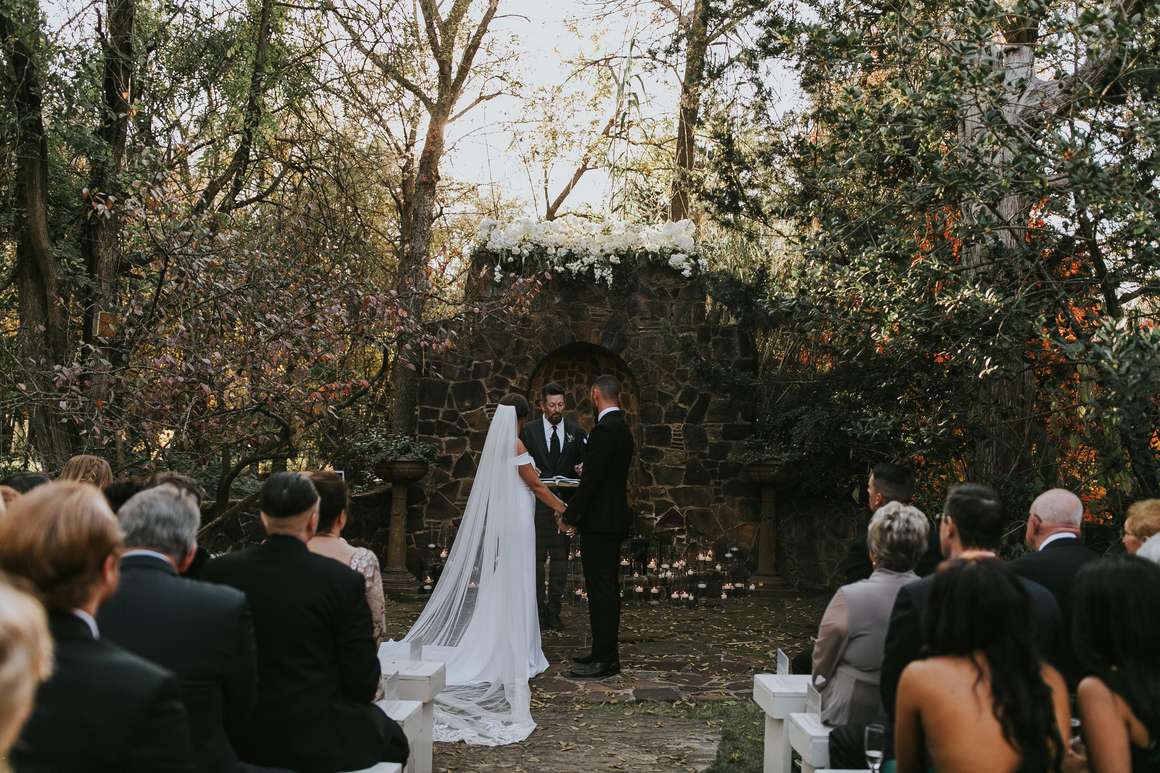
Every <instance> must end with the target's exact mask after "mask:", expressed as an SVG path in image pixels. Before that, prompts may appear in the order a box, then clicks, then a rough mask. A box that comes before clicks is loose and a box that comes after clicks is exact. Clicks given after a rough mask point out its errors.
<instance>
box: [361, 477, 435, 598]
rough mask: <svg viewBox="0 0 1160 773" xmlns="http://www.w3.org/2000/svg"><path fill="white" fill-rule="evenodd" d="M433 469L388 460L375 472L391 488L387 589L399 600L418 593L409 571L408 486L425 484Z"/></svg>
mask: <svg viewBox="0 0 1160 773" xmlns="http://www.w3.org/2000/svg"><path fill="white" fill-rule="evenodd" d="M429 467H430V465H428V464H427V462H424V461H410V460H403V459H385V460H383V461H380V462H376V463H375V464H374V466H373V468H372V469H373V470H374V471H375V475H378V476H379V477H380V478H382V479H383V480H384V481H386V482H387V483H390V484H391V519H390V536H389V538H388V541H387V565H386V567H385V568H384V569H383V587H384V588H385V589H386V591H387V594H388V595H393V596H395V597H396V598H399V597H409V596H411V595H414V594H415V592H416V585H415V578H414V577H413V576H412V575H411V573H410V572H408V571H407V486H408V485H409V484H411V483H414V482H415V481H417V480H421V479H422V478H423V476H424V475H426V474H427V470H428V469H429Z"/></svg>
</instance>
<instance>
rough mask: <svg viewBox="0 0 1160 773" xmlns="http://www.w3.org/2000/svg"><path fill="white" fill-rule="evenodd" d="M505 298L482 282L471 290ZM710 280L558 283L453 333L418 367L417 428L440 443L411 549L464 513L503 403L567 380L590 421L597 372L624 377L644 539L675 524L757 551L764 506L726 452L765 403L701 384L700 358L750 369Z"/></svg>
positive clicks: (661, 276)
mask: <svg viewBox="0 0 1160 773" xmlns="http://www.w3.org/2000/svg"><path fill="white" fill-rule="evenodd" d="M496 291H497V288H496V287H494V286H491V283H489V282H484V283H482V284H481V285H480V286H478V287H476V288H473V289H472V290H471V292H473V293H478V294H480V295H487V294H490V293H494V292H496ZM710 305H711V304H710V303H709V301H708V296H707V293H706V290H705V288H704V287H703V285H702V284H701V283H700V282H699V281H698V280H697V279H696V278H693V279H686V278H684V277H682V276H681V275H680V274H678V273H676V272H674V271H672V270H670V269H668V268H666V267H649V268H646V269H643V270H640V271H639V272H637V273H636V274H635V275H632V276H619V275H618V277H617V279H616V281H615V282H614V283H613V286H612V287H606V286H603V285H597V284H595V283H593V282H592V281H591V280H580V279H572V278H565V277H560V276H557V277H555V278H553V279H552V280H551V281H550V282H548V283H547V284H546V286H544V287H543V289H542V290H541V292H539V293H538V294H537V295H536V297H535V298H533V299H532V300H531V302H530V306H529V310H528V312H527V314H526V315H522V316H521V317H520V318H518V319H514V318H513V319H512V320H510V322H507V323H504V324H499V323H486V324H485V323H476V324H474V325H473V326H471V327H469V328H466V329H461V330H459V331H457V333H458V338H457V345H456V347H455V348H454V349H453V350H451V351H449V352H445V353H443V354H440V355H435V356H434V357H433V358H429V359H428V360H427V361H426V362H425V363H424V367H423V368H422V369H421V373H420V376H421V379H420V384H419V399H418V434H419V436H420V438H422V439H424V440H429V441H432V442H434V443H435V444H436V445H437V446H438V447H439V449H440V455H439V458H438V460H437V461H436V462H435V464H434V465H432V470H431V472H430V474H428V475H427V477H426V478H425V479H424V480H423V481H421V482H420V483H419V484H416V486H415V487H414V488H413V490H412V496H411V498H410V499H411V502H410V505H411V506H410V508H409V517H408V521H409V529H410V530H411V531H412V534H411V537H412V540H411V544H412V545H420V546H422V545H425V544H426V542H427V540H428V539H431V541H440V542H441V541H442V540H436V538H435V535H436V534H439V535H445V534H447V532H448V526H449V525H450V524H449V521H454V520H455V519H457V518H458V517H459V516H460V515H461V514H462V512H463V508H464V506H465V504H466V501H467V495H468V492H469V490H470V487H471V481H472V478H473V476H474V474H475V469H476V463H477V460H478V457H479V453H480V451H481V450H482V448H483V442H484V438H485V436H486V433H487V428H488V423H489V421H490V415H491V412H492V409H493V406H494V405H495V403H496V402H497V401H498V400H499V399H500V398H502V397H503V396H504V395H505V394H507V393H508V392H518V393H521V394H523V395H524V396H525V397H527V398H528V400H529V402H531V403H532V404H533V405H535V403H536V400H537V399H538V397H539V389H540V387H541V386H542V385H543V384H545V383H547V382H548V381H557V382H559V383H560V384H562V385H563V386H564V387H565V389H566V390H567V391H568V412H569V415H570V416H572V417H573V418H574V419H576V420H577V421H578V422H579V423H580V424H581V426H583V427H584V428H585V430H587V429H590V428H591V426H592V424H593V418H594V417H593V415H592V406H591V404H590V402H589V399H588V390H589V387H590V385H591V382H592V380H593V379H594V378H595V377H596V376H598V375H600V374H601V373H611V374H613V375H615V376H617V377H618V378H619V379H620V381H621V384H622V403H623V405H624V408H625V410H626V413H627V415H628V420H629V424H630V426H631V428H632V431H633V433H634V435H635V437H636V442H637V449H638V451H637V458H636V462H635V464H634V467H633V470H632V477H631V480H630V501H631V502H632V503H633V504H634V507H635V509H636V511H637V513H638V524H637V526H638V531H639V532H641V533H644V534H649V533H651V532H652V530H653V529H672V530H675V531H676V530H679V531H683V532H685V533H687V535H688V537H689V538H690V540H695V541H696V542H698V543H700V544H712V543H713V541H715V540H717V539H718V538H721V537H728V538H729V539H732V540H735V541H738V542H741V541H742V540H744V543H743V544H748V540H749V537H750V535H751V534H752V528H753V526H752V524H753V521H755V520H756V517H757V513H756V509H757V498H756V491H755V490H754V488H753V487H752V485H750V484H748V483H746V482H745V481H744V480H743V479H742V477H741V474H740V473H741V469H740V465H738V464H737V463H735V462H733V461H731V460H730V458H729V457H730V452H731V451H732V450H733V449H734V447H735V446H736V445H737V444H738V442H739V441H742V440H744V439H746V438H748V437H749V436H750V435H751V433H752V421H753V419H754V416H753V410H754V406H755V404H756V400H754V399H753V398H752V396H751V395H730V394H724V393H721V392H719V391H715V390H714V388H713V387H712V386H710V385H709V384H707V383H704V381H703V379H702V378H701V377H700V376H699V375H698V374H699V372H702V371H700V370H699V369H698V368H697V367H696V362H697V360H698V359H702V360H705V361H709V362H711V363H712V364H713V366H714V367H716V368H718V369H726V370H727V371H728V370H733V371H744V372H750V373H751V372H752V371H753V369H754V368H755V367H756V361H757V355H756V350H755V346H754V343H753V338H752V336H751V334H750V333H749V332H748V331H747V330H745V329H743V328H741V327H739V326H737V325H734V324H731V323H729V322H718V321H715V320H714V319H713V315H712V314H711V313H710Z"/></svg>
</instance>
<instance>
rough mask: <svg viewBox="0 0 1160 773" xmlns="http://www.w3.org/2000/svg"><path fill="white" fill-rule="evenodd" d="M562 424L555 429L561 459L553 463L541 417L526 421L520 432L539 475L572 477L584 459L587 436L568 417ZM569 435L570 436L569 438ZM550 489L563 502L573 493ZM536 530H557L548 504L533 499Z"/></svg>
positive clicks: (566, 490) (538, 532)
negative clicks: (558, 438) (558, 439)
mask: <svg viewBox="0 0 1160 773" xmlns="http://www.w3.org/2000/svg"><path fill="white" fill-rule="evenodd" d="M561 425H562V426H560V427H559V430H558V431H559V432H560V459H559V462H558V463H557V464H555V465H553V464H552V461H551V459H550V458H549V456H548V439H547V438H546V437H545V436H544V420H543V417H542V416H537V417H536V418H534V419H532V420H531V421H528V422H525V423H524V428H523V430H521V431H520V440H522V441H523V443H524V448H526V449H528V453H529V454H531V455H532V459H533V460H535V462H536V468H537V469H538V470H539V471H540V477H541V478H550V477H553V476H555V475H563V476H566V477H568V478H575V477H576V465H578V464H580V463H581V462H583V461H584V440H585V439H586V437H587V435H585V434H584V430H582V429H581V428H580V425H579V424H577V423H575V422H573V421H569V420H568V419H567V418H565V419H564V420H563V421H562V422H561ZM569 438H571V439H570V440H569ZM553 490H554V491H555V493H556V495H557V496H559V497H560V499H562V500H564V501H565V502H567V501H569V500H570V499H571V498H572V494H573V492H574V489H553ZM536 533H537V534H541V533H542V534H548V535H551V534H555V533H556V515H555V513H553V512H552V509H551V508H550V507H548V506H547V505H545V504H544V503H543V502H541V501H540V500H539V499H537V500H536Z"/></svg>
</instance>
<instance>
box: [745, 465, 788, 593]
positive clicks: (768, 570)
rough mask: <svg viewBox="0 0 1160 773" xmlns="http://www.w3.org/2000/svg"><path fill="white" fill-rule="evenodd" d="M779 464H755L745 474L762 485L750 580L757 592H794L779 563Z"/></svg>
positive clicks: (747, 468) (746, 469)
mask: <svg viewBox="0 0 1160 773" xmlns="http://www.w3.org/2000/svg"><path fill="white" fill-rule="evenodd" d="M779 473H780V471H779V469H778V467H777V466H776V465H773V464H765V463H756V464H750V465H749V466H748V467H746V468H745V475H746V477H747V478H749V480H751V481H753V482H754V483H756V484H757V485H759V486H760V487H761V529H760V531H759V532H758V535H757V574H756V575H754V576H753V577H750V578H749V581H750V582H751V583H753V584H755V585H756V586H757V588H756V590H755V591H754V593H755V594H756V595H758V596H761V595H777V594H781V593H788V592H790V591H792V586H791V585H790V583H789V582H788V581H787V580H786V579H785V577H783V576H782V575H781V567H780V566H778V565H777V485H778V483H779V482H781V476H780V474H779Z"/></svg>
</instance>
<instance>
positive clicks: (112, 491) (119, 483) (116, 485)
mask: <svg viewBox="0 0 1160 773" xmlns="http://www.w3.org/2000/svg"><path fill="white" fill-rule="evenodd" d="M144 490H145V484H144V483H142V482H141V480H140V479H138V478H120V479H118V480H115V481H113V482H112V483H110V484H109V485H107V486H105V489H104V491H105V499H106V500H108V502H109V508H110V509H112V511H113V512H114V513H116V512H117V511H118V510H120V509H121V505H123V504H125V503H126V502H128V501H129V500H130V499H131V498H132V497H133V495H134V494H136V493H138V492H139V491H144Z"/></svg>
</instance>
